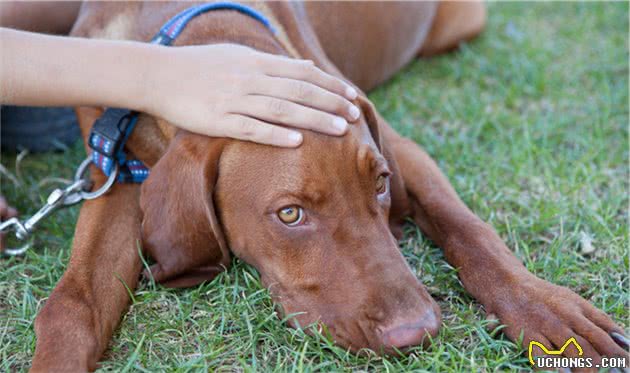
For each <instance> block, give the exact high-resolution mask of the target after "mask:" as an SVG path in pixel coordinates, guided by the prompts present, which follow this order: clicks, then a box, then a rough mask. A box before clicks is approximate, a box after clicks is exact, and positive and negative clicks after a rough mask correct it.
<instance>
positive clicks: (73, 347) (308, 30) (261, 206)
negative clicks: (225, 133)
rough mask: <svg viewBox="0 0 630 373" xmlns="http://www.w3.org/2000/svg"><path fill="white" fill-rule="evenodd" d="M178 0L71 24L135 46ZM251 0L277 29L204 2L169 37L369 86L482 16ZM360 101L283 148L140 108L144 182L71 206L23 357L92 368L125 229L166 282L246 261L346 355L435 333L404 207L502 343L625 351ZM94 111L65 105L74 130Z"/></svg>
mask: <svg viewBox="0 0 630 373" xmlns="http://www.w3.org/2000/svg"><path fill="white" fill-rule="evenodd" d="M190 5H191V4H189V3H186V4H182V3H179V4H165V3H148V4H140V3H132V4H126V3H107V4H102V3H101V4H99V3H89V4H85V5H84V7H83V9H82V11H81V14H80V17H79V19H78V21H77V24H76V26H75V29H74V34H75V35H78V36H84V37H109V38H126V39H135V40H144V41H146V40H149V38H150V37H151V36H152V34H153V33H154V32H155V31H156V30H158V29H159V27H160V26H161V25H162V24H163V23H164V22H165V21H166V20H168V19H169V18H170V17H172V16H173V15H175V14H176V13H177V12H179V11H181V10H182V9H184V8H186V7H188V6H190ZM254 6H257V7H259V8H260V9H261V10H262V11H263V12H266V13H267V14H268V15H269V16H270V17H271V18H272V19H273V21H274V22H275V23H276V24H277V26H278V27H279V28H281V29H282V31H283V32H282V33H281V35H280V37H279V38H277V39H276V38H275V37H274V36H273V35H272V34H271V33H270V32H269V31H268V30H266V29H265V28H264V27H263V26H261V25H260V24H258V23H257V22H256V21H254V20H252V19H250V18H248V17H245V16H243V15H241V14H239V13H236V12H232V11H216V12H211V13H208V14H205V15H203V16H200V17H198V18H197V19H195V20H193V21H192V22H191V23H190V25H189V26H188V28H187V29H186V30H185V31H184V32H183V34H182V35H181V37H180V38H179V39H178V40H177V43H176V44H178V45H186V44H207V43H217V42H233V43H238V44H243V45H247V46H250V47H253V48H256V49H259V50H262V51H265V52H270V53H276V54H283V55H289V56H294V55H299V56H300V57H302V58H308V59H312V60H313V61H315V63H316V64H317V65H318V66H319V67H320V68H322V69H324V70H326V71H328V72H331V73H333V74H336V75H342V74H343V76H345V77H347V78H349V79H350V80H351V81H353V82H354V83H355V84H357V85H358V86H359V87H360V88H362V89H364V90H368V89H370V88H372V87H374V86H375V85H376V84H378V83H380V82H382V81H383V80H385V79H387V78H388V77H390V76H391V75H392V74H393V73H395V72H396V71H397V70H398V69H399V68H400V67H401V66H403V65H404V64H406V63H407V62H409V61H410V60H411V59H413V58H414V57H415V56H417V55H418V54H434V53H439V52H441V51H444V50H447V49H449V48H452V47H454V46H456V45H457V43H458V42H460V41H461V40H464V39H467V38H470V37H472V36H474V35H475V34H477V33H479V32H480V31H481V29H482V27H483V24H484V21H485V18H484V17H485V12H484V8H483V6H482V5H480V4H478V3H447V4H440V5H438V6H436V5H435V4H431V3H388V4H378V3H362V4H356V3H309V4H306V5H304V4H298V3H266V4H255V5H254ZM348 30H351V32H348ZM358 104H359V105H360V107H361V108H362V112H363V115H362V116H361V118H360V120H359V121H358V123H357V124H355V125H353V126H351V127H352V128H351V129H350V131H349V133H348V134H347V135H346V136H344V137H340V138H334V137H329V136H324V135H319V134H315V133H311V132H308V131H305V132H304V143H303V145H302V146H301V147H300V148H298V149H296V150H289V149H280V148H272V147H268V146H263V145H257V144H253V143H248V142H243V141H235V140H225V139H216V138H207V137H202V136H197V135H193V134H190V133H187V132H184V131H177V132H175V129H174V128H173V127H172V126H170V125H168V124H167V123H164V122H163V121H161V120H160V119H157V118H150V117H148V116H144V117H142V118H141V120H140V123H139V125H138V128H137V130H136V131H135V132H134V134H133V136H132V138H131V139H130V142H129V149H130V151H131V152H133V153H134V155H135V156H137V157H139V158H140V159H142V160H143V161H144V162H145V163H146V164H147V165H149V166H151V167H152V169H151V175H150V177H149V179H148V180H147V181H146V182H145V183H144V184H143V185H142V187H140V186H139V185H133V184H118V185H116V186H115V187H114V188H113V190H112V191H111V192H110V193H109V194H107V195H106V196H104V197H102V198H100V199H97V200H94V201H89V202H86V203H85V204H84V206H83V207H82V210H81V215H80V217H79V222H78V226H77V230H76V236H75V241H74V246H73V252H72V258H71V260H70V263H69V265H68V269H67V271H66V273H65V274H64V276H63V278H62V279H61V281H60V282H59V284H58V285H57V287H56V288H55V290H54V291H53V293H52V294H51V296H50V298H49V299H48V302H47V303H46V305H45V307H44V308H43V309H42V311H41V312H40V314H39V315H38V317H37V320H36V324H35V328H36V333H37V337H38V340H37V346H36V351H35V357H34V361H33V370H57V371H62V370H86V369H90V370H91V369H94V368H95V365H96V362H97V361H98V359H99V358H100V356H101V354H102V353H103V351H104V350H105V348H106V346H107V342H108V340H109V338H110V337H111V335H112V332H113V330H114V328H115V327H116V325H117V323H118V321H119V319H120V315H121V314H122V312H123V311H124V309H125V308H126V306H127V304H128V299H129V298H128V295H127V290H126V288H125V287H124V286H123V284H121V281H120V280H123V281H124V282H125V284H126V285H127V286H129V287H131V288H134V287H135V285H136V283H137V280H138V277H139V274H140V272H141V267H142V266H141V263H140V257H139V255H138V252H137V242H139V241H142V243H143V248H144V250H145V251H146V252H147V253H148V254H149V256H151V257H152V258H153V260H155V263H156V264H154V265H153V266H152V267H151V271H150V272H151V274H152V276H153V277H154V278H155V280H156V281H158V282H160V283H162V284H164V285H166V286H174V287H183V286H192V285H195V284H197V283H200V282H202V281H208V280H211V279H212V278H213V277H214V276H216V274H217V273H219V272H220V271H222V270H223V269H224V268H225V267H227V266H228V265H229V263H230V257H231V255H232V254H234V255H236V256H237V257H239V258H240V259H242V260H244V261H245V262H247V263H249V264H251V265H252V266H254V267H255V268H256V269H257V270H258V271H259V272H260V274H261V277H262V280H263V282H264V284H265V285H266V286H267V287H268V288H269V289H270V292H271V294H272V296H273V298H274V300H275V301H276V303H277V304H278V305H279V306H280V308H281V310H282V312H284V313H285V314H291V313H296V312H300V314H299V316H297V317H295V318H293V319H292V323H293V324H294V325H297V324H299V325H302V326H304V325H308V324H311V323H322V324H325V325H326V326H327V327H328V329H329V330H330V332H331V334H332V336H333V338H334V339H335V341H336V342H337V343H338V344H340V345H342V346H345V347H349V348H351V349H353V350H357V349H360V348H363V347H369V348H371V349H373V350H376V351H382V352H386V353H387V352H392V351H393V350H394V349H404V348H405V347H407V346H413V345H418V344H421V343H423V342H425V341H426V340H427V338H426V337H427V335H431V336H435V335H436V333H437V331H438V328H439V326H440V310H439V308H438V306H437V304H436V303H435V301H434V300H433V299H432V298H431V296H430V295H429V294H428V293H427V291H426V289H425V287H424V286H423V285H422V284H420V283H419V281H418V280H417V278H416V277H415V276H414V275H413V273H412V272H411V271H410V270H409V268H408V266H407V264H406V263H405V261H404V259H403V257H402V255H401V254H400V251H399V248H398V245H397V240H396V237H399V236H400V233H401V229H400V228H401V225H402V224H403V221H404V219H405V218H406V217H408V216H410V217H413V219H414V220H415V222H416V223H417V224H418V225H419V226H420V228H421V229H422V231H423V232H425V233H426V234H427V235H428V236H429V237H430V238H431V239H432V240H433V241H434V242H435V243H436V244H438V245H439V246H440V247H442V248H443V249H444V252H445V256H446V258H447V260H448V262H449V263H450V264H451V265H453V266H454V267H456V268H458V269H459V276H460V278H461V281H462V283H463V284H464V286H465V288H466V289H467V290H468V291H469V292H470V293H472V295H473V296H474V297H475V298H476V299H477V300H478V301H479V302H480V303H481V304H482V305H483V306H484V307H485V310H486V311H487V312H488V313H489V314H491V315H495V316H496V317H498V319H499V320H500V321H501V323H503V324H505V325H506V328H505V329H504V330H505V332H506V334H507V335H508V336H509V337H510V338H511V339H512V340H514V341H517V340H518V339H519V336H520V333H521V332H523V333H524V339H523V343H524V344H525V345H527V343H528V342H529V341H530V340H536V341H539V342H542V343H543V344H545V345H547V346H553V345H558V344H562V343H563V342H564V341H565V340H567V339H568V338H569V337H573V336H575V337H576V338H577V340H578V341H579V343H580V344H581V346H582V348H583V349H584V353H585V355H586V356H588V357H593V358H595V359H596V360H597V359H599V358H601V357H602V356H617V355H624V354H625V352H624V350H623V349H622V348H621V347H620V346H619V345H617V343H616V340H618V341H619V343H620V344H623V340H622V339H623V337H621V335H619V336H617V335H616V334H612V336H611V333H612V332H616V333H623V332H622V329H621V328H620V327H618V326H617V325H615V324H614V323H613V321H611V319H610V318H608V317H607V316H606V315H605V314H603V313H602V312H600V311H599V310H597V309H596V308H595V307H593V306H592V305H591V304H589V303H588V302H587V301H585V300H584V299H582V298H581V297H579V296H578V295H577V294H575V293H573V292H572V291H570V290H569V289H566V288H563V287H559V286H555V285H552V284H550V283H548V282H545V281H543V280H541V279H538V278H536V277H535V276H534V275H532V274H531V273H529V272H528V271H527V270H526V269H525V267H524V266H523V265H522V264H521V263H520V261H519V260H518V259H517V258H516V257H515V256H514V255H513V254H512V253H511V252H510V251H509V249H508V248H507V247H506V246H505V244H504V243H503V242H502V241H501V239H500V238H499V236H498V235H497V234H496V233H495V232H494V231H493V229H492V228H491V227H490V226H489V225H487V224H485V223H484V222H482V221H481V220H480V219H479V218H478V217H476V216H475V215H474V214H473V213H472V212H471V211H470V210H469V209H468V208H467V207H466V206H465V205H464V204H463V203H462V201H461V200H460V199H459V198H458V197H457V195H456V194H455V191H454V190H453V188H452V187H451V186H450V185H449V183H448V181H447V180H446V179H445V177H444V176H443V175H442V174H441V172H440V171H439V169H438V167H437V166H436V164H435V163H434V162H433V161H432V160H431V158H430V157H429V156H428V155H427V154H426V153H424V152H423V151H422V150H421V149H420V148H419V147H418V146H417V145H416V144H415V143H413V142H412V141H409V140H406V139H404V138H401V137H400V136H399V135H397V134H396V133H395V132H394V131H393V130H392V129H391V128H390V126H389V125H388V124H387V123H386V122H385V121H384V120H383V119H382V118H381V117H380V116H379V115H378V114H377V113H376V112H375V111H374V108H373V107H372V105H371V104H370V103H369V101H368V100H367V99H366V98H365V97H361V98H360V99H359V100H358ZM278 110H280V111H281V110H282V108H279V109H278ZM101 112H102V110H101V109H93V108H81V109H78V113H79V119H80V123H81V128H82V131H83V133H84V136H87V133H88V131H89V128H90V127H91V125H92V123H93V122H94V120H95V118H97V117H98V115H99V114H100V113H101ZM94 174H95V175H96V176H95V179H96V181H97V182H102V181H103V176H102V175H101V174H100V173H98V172H96V171H94ZM104 221H106V222H108V224H106V225H105V224H101V222H104ZM114 274H116V275H114ZM567 354H571V352H568V351H567Z"/></svg>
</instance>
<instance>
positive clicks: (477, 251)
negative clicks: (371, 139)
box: [382, 125, 627, 363]
mask: <svg viewBox="0 0 630 373" xmlns="http://www.w3.org/2000/svg"><path fill="white" fill-rule="evenodd" d="M382 127H383V128H382V130H383V133H384V135H385V138H386V141H387V142H388V144H389V146H390V147H391V149H392V151H393V153H394V155H395V157H396V161H397V162H398V165H399V168H400V170H401V173H402V176H403V179H404V183H405V187H406V190H407V194H408V197H409V200H410V201H411V205H412V206H411V207H412V209H413V215H414V219H415V221H416V223H417V224H418V225H419V226H420V228H421V229H422V230H423V231H424V232H425V233H426V234H427V235H428V236H429V237H430V238H431V239H432V240H433V241H434V242H435V243H436V244H438V245H439V246H440V247H441V248H442V249H443V250H444V253H445V256H446V259H447V261H448V262H449V263H450V264H451V265H453V266H454V267H455V268H457V269H458V275H459V277H460V279H461V281H462V283H463V285H464V287H465V288H466V290H468V291H469V292H470V293H471V294H472V295H473V296H474V297H475V298H476V299H477V300H478V301H479V302H480V303H481V304H483V306H484V308H485V310H486V312H488V313H489V314H493V315H495V316H496V317H498V319H499V320H500V322H501V323H502V324H504V325H505V326H506V327H505V329H504V332H505V333H506V334H507V336H508V337H509V338H510V339H512V340H513V341H519V340H520V336H521V333H523V340H522V343H523V345H524V346H525V347H527V346H528V344H529V342H530V341H532V340H535V341H538V342H540V343H543V344H544V345H546V346H557V347H558V348H560V346H562V345H563V344H564V343H565V341H567V340H568V339H569V338H571V337H575V338H576V339H577V341H578V342H579V344H580V345H581V347H582V348H583V350H584V354H585V355H586V356H585V357H591V358H593V359H594V363H597V362H598V360H599V359H600V358H601V357H602V356H625V352H624V350H623V349H622V348H621V347H620V346H624V345H625V346H624V347H625V348H627V340H625V338H624V337H623V336H622V335H621V334H622V333H623V331H622V329H621V328H620V327H619V326H617V325H616V324H615V323H614V322H613V321H612V320H611V319H610V318H609V317H608V316H606V315H605V314H604V313H602V312H601V311H599V310H598V309H596V308H595V307H594V306H593V305H591V304H590V303H589V302H587V301H586V300H584V299H583V298H581V297H580V296H578V295H577V294H575V293H574V292H572V291H571V290H569V289H567V288H565V287H561V286H556V285H553V284H551V283H549V282H547V281H544V280H542V279H539V278H537V277H536V276H534V275H533V274H531V273H530V272H529V271H527V269H526V268H525V266H523V264H522V263H521V262H520V261H519V260H518V259H517V258H516V257H515V256H514V254H513V253H512V252H511V251H510V250H509V249H508V248H507V246H506V245H505V244H504V243H503V241H502V240H501V238H500V237H499V236H498V235H497V234H496V232H495V231H494V230H493V229H492V227H490V226H489V225H488V224H486V223H484V222H483V221H481V219H479V218H478V217H477V216H475V215H474V214H473V213H472V212H471V211H470V210H469V209H468V208H467V207H466V205H465V204H464V203H463V202H462V201H461V200H460V199H459V197H458V196H457V194H456V193H455V190H454V189H453V187H452V186H451V185H450V184H449V182H448V181H447V179H446V178H445V177H444V176H443V175H442V173H441V172H440V170H439V169H438V167H437V165H436V164H435V162H434V161H433V160H432V159H431V158H430V157H429V156H428V155H427V154H426V153H425V152H424V151H422V150H421V149H420V148H419V147H418V146H417V145H416V144H415V143H413V142H412V141H410V140H408V139H404V138H402V137H400V136H399V135H398V134H396V133H395V131H394V130H392V129H391V128H389V126H387V125H383V126H382ZM534 352H535V353H536V352H539V351H534ZM577 352H578V351H577V350H576V349H573V348H570V349H567V350H566V351H565V355H566V356H568V357H573V356H576V354H577Z"/></svg>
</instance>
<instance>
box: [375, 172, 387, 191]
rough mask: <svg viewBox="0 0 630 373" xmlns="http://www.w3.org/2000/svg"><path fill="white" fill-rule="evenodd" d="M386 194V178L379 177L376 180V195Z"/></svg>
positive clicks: (383, 176)
mask: <svg viewBox="0 0 630 373" xmlns="http://www.w3.org/2000/svg"><path fill="white" fill-rule="evenodd" d="M385 192H387V176H385V175H379V176H378V177H377V178H376V193H377V194H383V193H385Z"/></svg>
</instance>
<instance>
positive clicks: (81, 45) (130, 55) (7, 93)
mask: <svg viewBox="0 0 630 373" xmlns="http://www.w3.org/2000/svg"><path fill="white" fill-rule="evenodd" d="M0 43H1V44H0V47H1V48H2V50H3V51H4V52H3V53H2V55H1V62H0V81H1V82H2V88H1V89H0V102H1V103H3V104H15V105H36V106H40V105H41V106H81V105H93V106H125V107H129V108H132V109H137V110H142V109H144V106H145V105H144V103H145V92H147V90H146V88H145V81H146V79H145V78H146V76H145V75H146V73H147V66H148V65H149V62H150V61H152V60H154V59H155V56H156V55H157V54H159V53H160V52H159V50H160V49H161V48H163V47H159V46H154V45H150V44H143V43H136V42H126V41H107V40H93V39H90V40H88V39H80V38H68V37H55V36H48V35H41V34H34V33H27V32H21V31H14V30H10V29H0Z"/></svg>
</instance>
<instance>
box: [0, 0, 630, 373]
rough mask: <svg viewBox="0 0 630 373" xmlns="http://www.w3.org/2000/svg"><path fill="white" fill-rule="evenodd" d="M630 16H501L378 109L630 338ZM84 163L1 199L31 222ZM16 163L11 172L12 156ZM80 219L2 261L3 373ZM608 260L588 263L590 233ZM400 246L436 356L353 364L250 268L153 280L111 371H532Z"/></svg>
mask: <svg viewBox="0 0 630 373" xmlns="http://www.w3.org/2000/svg"><path fill="white" fill-rule="evenodd" d="M627 32H628V3H504V4H491V5H490V19H489V26H488V28H487V31H486V32H485V34H484V35H483V36H482V37H481V38H479V39H477V40H475V41H474V42H472V43H470V44H469V45H465V46H464V47H463V48H462V49H461V51H460V52H458V53H455V54H450V55H445V56H441V57H438V58H434V59H429V60H422V61H418V62H415V63H413V64H412V65H411V66H409V67H408V68H406V69H405V70H404V71H402V72H401V73H400V74H398V75H397V76H396V77H395V78H394V79H393V80H392V81H390V82H389V83H387V84H385V85H384V86H382V87H380V88H379V89H377V90H376V91H375V92H373V93H372V94H371V98H372V99H373V101H374V102H375V104H376V106H377V107H378V108H379V109H380V111H381V113H382V114H383V115H384V116H385V117H386V118H387V119H388V120H389V121H390V123H392V124H393V125H394V126H395V127H396V128H397V129H398V130H399V131H400V132H401V133H402V134H404V135H406V136H409V137H411V138H413V139H414V140H415V141H417V142H418V143H419V144H421V145H422V146H423V147H425V149H427V151H428V152H429V153H430V154H431V155H432V156H433V157H434V158H435V159H436V160H438V162H439V164H440V166H441V167H442V169H443V170H444V171H445V172H446V174H447V175H448V176H449V178H450V180H451V181H452V183H453V185H454V186H455V188H456V189H457V191H458V192H459V193H460V195H461V196H462V198H463V199H464V200H465V201H466V203H467V204H468V205H469V206H471V207H472V209H473V210H474V211H475V212H476V213H477V214H479V215H480V216H481V217H482V218H483V219H485V220H487V221H489V222H490V223H491V224H492V225H493V226H494V227H495V228H496V229H497V231H498V232H499V234H500V235H501V237H503V239H504V240H505V241H506V242H507V243H508V246H509V247H511V248H512V249H513V250H515V252H516V254H517V255H518V256H519V257H520V258H521V259H522V260H523V261H524V262H525V263H526V264H527V267H528V268H529V269H530V270H531V271H533V272H534V273H536V274H537V275H538V276H540V277H542V278H545V279H547V280H549V281H552V282H554V283H557V284H561V285H564V286H568V287H570V288H571V289H573V290H574V291H576V292H578V293H579V294H580V295H582V296H583V297H585V298H586V299H589V300H590V301H591V302H593V303H594V304H595V305H596V306H598V307H600V308H602V309H603V310H605V311H606V312H607V313H608V314H610V315H612V316H613V318H615V319H616V320H617V321H618V322H619V323H620V324H622V325H624V326H625V327H628V325H629V323H628V288H629V287H630V286H629V285H630V284H629V280H628V259H629V255H628V243H629V241H628V220H627V207H628V203H629V201H628V176H629V175H628V33H627ZM82 157H83V150H82V147H81V146H80V145H79V144H77V145H76V146H74V147H73V148H72V149H70V150H69V151H67V152H64V153H61V154H44V155H28V156H26V157H25V158H24V160H22V162H21V164H20V167H19V170H20V179H19V185H14V184H13V183H11V182H10V181H9V180H8V179H6V178H4V179H3V180H2V194H5V195H6V196H7V197H8V199H9V200H10V201H11V202H12V203H14V204H15V205H17V207H18V208H19V209H20V211H21V212H23V213H24V214H25V215H28V214H30V213H32V212H34V211H35V209H36V208H37V206H39V205H40V203H41V202H42V201H43V199H44V198H45V196H46V195H47V193H48V191H49V190H50V188H51V185H44V186H39V185H38V182H39V180H41V178H44V177H52V176H62V177H66V178H69V177H70V176H71V172H72V168H73V167H74V165H76V164H78V162H79V161H80V160H81V159H82ZM2 164H3V165H4V166H6V167H7V168H8V169H9V170H10V171H11V172H13V173H14V174H15V173H17V171H16V168H15V166H14V165H15V156H14V155H6V154H5V156H4V157H3V159H2ZM78 210H79V209H78V207H73V208H71V209H68V210H64V211H61V212H59V213H58V214H56V215H55V216H54V217H52V218H50V219H48V220H47V221H46V222H45V223H44V224H43V225H42V228H41V229H40V230H39V231H38V233H37V235H36V241H35V248H34V249H33V250H31V251H30V252H29V253H28V255H27V256H26V258H24V259H12V260H2V261H0V369H2V370H4V371H14V370H24V369H26V368H27V367H28V366H29V364H30V357H31V356H32V353H33V350H34V346H35V334H34V331H33V320H34V318H35V315H36V314H37V311H38V310H39V309H41V307H42V305H43V304H44V302H45V300H46V297H48V295H49V294H50V292H51V291H52V289H53V287H54V286H55V283H56V282H57V281H58V280H59V278H60V277H61V275H62V273H63V271H64V269H65V266H66V265H67V262H68V257H69V252H70V245H71V240H72V235H73V231H74V224H75V221H76V218H77V213H78ZM583 235H586V236H589V237H591V238H592V239H593V246H594V248H595V251H594V253H592V254H589V255H585V254H583V253H581V245H580V237H582V236H583ZM401 247H402V250H403V252H404V254H405V256H406V257H407V259H408V260H409V262H410V263H411V266H412V268H413V269H414V270H415V271H417V273H418V276H419V277H420V278H421V279H422V281H423V282H424V283H425V284H426V285H427V286H428V288H429V291H430V293H431V294H432V295H433V296H434V297H435V298H436V299H437V300H438V301H439V304H440V307H441V309H442V312H443V316H444V321H443V327H442V329H441V332H440V335H439V337H438V338H437V340H436V341H435V343H434V345H433V347H432V348H431V349H430V350H428V351H421V350H419V349H418V350H415V351H414V352H413V353H412V354H411V355H409V356H408V357H405V358H382V357H377V356H374V355H369V356H367V355H363V356H355V355H353V354H350V353H347V352H345V351H344V350H342V349H340V348H337V347H333V346H330V345H329V344H327V342H325V341H323V340H322V338H318V337H311V336H307V335H305V334H304V333H303V332H300V331H296V330H292V329H289V328H287V327H285V326H284V325H283V323H282V322H281V321H280V320H279V319H278V318H277V316H276V314H275V312H274V308H273V305H272V302H271V300H270V298H269V295H268V293H267V291H266V290H265V289H264V288H263V287H262V286H261V284H260V281H259V277H258V275H257V274H256V272H255V270H253V269H252V268H250V267H248V266H246V265H244V264H242V263H240V262H238V261H237V262H236V263H235V265H234V266H233V267H232V268H231V269H230V270H229V271H228V272H227V273H225V274H223V275H221V276H219V278H218V279H216V280H215V281H214V282H212V283H210V284H204V285H201V286H198V287H195V288H192V289H187V290H179V291H175V290H168V289H163V288H160V287H159V286H154V285H152V284H149V283H146V282H145V283H142V284H140V286H139V288H138V290H137V291H136V293H135V296H134V297H135V301H134V303H133V305H131V307H130V310H129V312H128V313H127V314H126V315H125V316H124V319H123V320H122V323H121V327H120V328H119V329H118V331H117V332H116V333H115V335H114V338H113V340H112V342H111V343H110V346H109V349H108V351H107V353H106V356H105V357H104V362H103V364H102V367H103V369H105V370H116V371H118V370H147V371H163V370H169V371H174V370H177V371H189V370H193V371H194V370H206V369H220V370H225V371H231V370H234V369H238V370H245V371H254V370H279V371H302V370H305V371H311V370H325V371H328V370H337V371H338V370H374V371H383V370H384V371H400V370H418V371H421V370H430V371H460V370H463V371H469V370H487V371H493V370H505V369H512V370H527V369H529V364H528V362H527V359H526V357H525V356H524V355H522V353H521V352H522V351H521V350H520V349H519V348H517V347H516V346H515V345H514V344H513V343H511V342H510V341H508V340H507V339H506V338H504V337H502V336H500V335H496V336H495V335H489V334H488V333H487V332H486V331H485V329H484V321H483V319H484V315H483V312H482V311H481V310H480V307H479V305H478V304H477V303H476V302H475V301H474V300H473V299H472V298H471V297H470V296H469V295H468V294H467V293H466V292H465V291H464V289H463V288H462V286H461V284H460V283H459V282H458V280H457V277H456V274H455V272H454V270H453V269H452V268H451V267H450V266H449V265H448V264H447V263H446V262H445V260H444V258H443V256H442V254H441V252H440V250H439V249H438V248H436V247H434V246H433V245H432V244H431V243H430V242H427V241H426V240H425V239H423V238H422V236H421V235H420V233H419V231H418V230H417V229H416V228H415V227H412V226H409V227H408V230H407V234H406V238H405V239H404V240H403V241H402V243H401Z"/></svg>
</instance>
